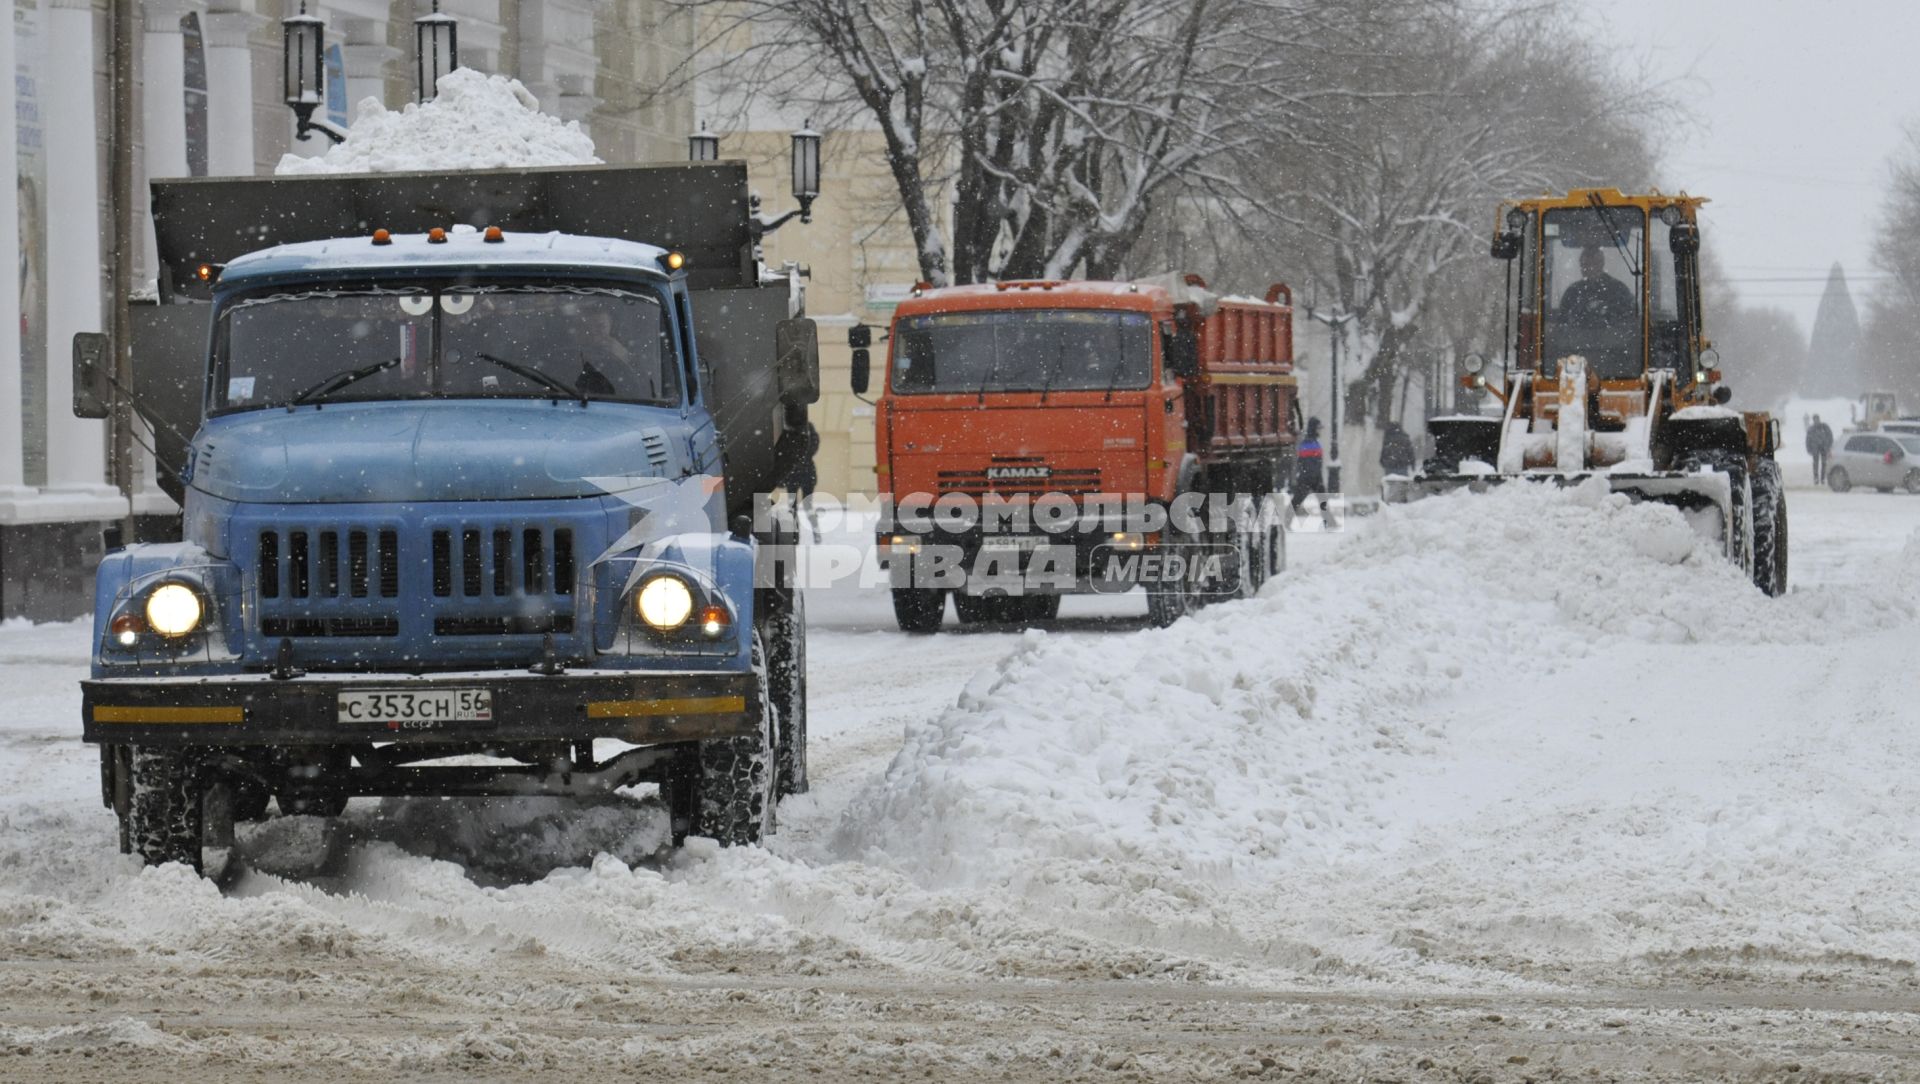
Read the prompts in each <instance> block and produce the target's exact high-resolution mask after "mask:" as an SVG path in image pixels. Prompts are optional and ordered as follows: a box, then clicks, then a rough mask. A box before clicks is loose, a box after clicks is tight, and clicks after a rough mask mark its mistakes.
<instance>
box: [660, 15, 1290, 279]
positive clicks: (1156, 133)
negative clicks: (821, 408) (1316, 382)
mask: <svg viewBox="0 0 1920 1084" xmlns="http://www.w3.org/2000/svg"><path fill="white" fill-rule="evenodd" d="M684 2H685V3H687V4H689V5H691V6H694V7H697V8H699V9H701V11H702V13H703V15H704V16H705V20H706V26H707V32H706V34H705V36H704V37H705V41H706V46H705V48H703V50H702V52H701V56H702V57H703V58H704V59H703V60H701V61H699V62H698V65H699V67H700V70H701V72H702V74H703V75H705V76H707V77H708V78H709V80H710V81H711V79H712V78H713V77H715V76H724V78H725V79H726V80H727V81H728V82H729V84H730V85H732V86H735V87H751V88H752V91H753V93H757V94H761V95H764V96H769V97H773V96H778V97H779V98H781V99H782V100H785V101H788V102H794V101H807V102H808V103H809V104H810V106H811V107H812V108H814V109H816V110H818V111H820V112H821V113H822V114H823V115H835V114H837V115H838V116H840V117H841V118H843V119H844V120H846V121H847V122H848V123H852V124H857V125H862V126H871V127H873V128H877V129H878V130H879V132H880V133H881V135H882V137H883V138H884V141H885V144H886V148H887V157H888V166H889V169H890V170H891V172H892V174H893V179H894V182H895V186H896V188H897V189H898V192H899V196H900V202H901V207H902V210H903V211H904V213H905V215H906V221H907V225H908V227H909V228H910V230H911V231H912V234H913V238H914V241H915V244H916V246H917V248H918V251H919V257H920V267H921V273H922V274H923V275H924V276H925V277H926V279H927V280H928V281H931V282H934V283H947V282H977V281H984V280H987V279H993V278H1026V277H1054V278H1059V277H1066V276H1069V275H1072V274H1075V273H1083V274H1088V275H1093V276H1102V275H1110V274H1112V273H1113V272H1114V271H1115V270H1116V269H1117V267H1118V266H1119V265H1120V263H1121V261H1123V260H1124V258H1125V256H1126V254H1127V252H1128V251H1129V250H1130V249H1131V248H1132V246H1133V244H1134V242H1135V240H1136V239H1137V238H1138V236H1139V234H1140V231H1141V230H1142V228H1143V227H1144V226H1145V224H1146V222H1147V220H1148V217H1149V214H1150V212H1151V211H1152V209H1153V206H1154V201H1155V200H1156V198H1158V197H1159V196H1160V195H1161V194H1162V193H1163V192H1166V191H1168V190H1169V189H1170V186H1171V185H1172V184H1173V183H1174V182H1176V181H1178V180H1181V179H1184V178H1190V177H1191V176H1192V175H1193V174H1194V173H1195V172H1196V171H1198V170H1199V169H1200V168H1201V167H1203V165H1204V164H1205V163H1207V162H1208V161H1210V160H1213V159H1215V158H1217V157H1219V156H1220V155H1222V154H1223V153H1225V152H1227V151H1229V150H1231V149H1232V148H1234V147H1235V146H1237V145H1239V144H1240V143H1242V142H1244V141H1245V140H1246V139H1247V138H1248V128H1249V125H1250V121H1251V118H1249V117H1247V116H1245V115H1242V114H1236V113H1233V112H1231V111H1228V110H1225V109H1223V108H1222V101H1223V98H1224V96H1225V94H1226V92H1227V90H1228V89H1229V88H1233V87H1236V86H1239V85H1241V84H1242V83H1244V82H1245V79H1246V77H1247V73H1248V71H1249V69H1250V68H1251V67H1254V66H1256V65H1254V63H1253V62H1252V61H1250V60H1249V58H1248V49H1247V42H1248V40H1249V39H1248V36H1247V30H1248V25H1249V22H1250V21H1251V20H1252V19H1253V18H1254V15H1255V14H1256V12H1257V11H1259V9H1261V8H1262V7H1263V5H1260V4H1255V3H1250V2H1248V0H684ZM949 193H950V194H951V198H952V199H953V220H952V244H951V247H949V244H948V240H947V238H946V236H944V235H943V233H942V232H941V229H940V220H941V217H942V216H941V214H940V213H939V210H940V208H939V201H941V200H942V199H945V198H948V194H949Z"/></svg>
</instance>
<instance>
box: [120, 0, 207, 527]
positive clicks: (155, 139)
mask: <svg viewBox="0 0 1920 1084" xmlns="http://www.w3.org/2000/svg"><path fill="white" fill-rule="evenodd" d="M205 6H206V5H205V4H204V3H203V2H202V0H143V2H142V3H141V5H140V13H141V15H142V16H144V18H145V23H146V33H145V34H143V35H141V42H140V122H141V129H140V142H141V147H142V150H143V152H144V153H143V154H142V162H143V164H144V165H145V166H146V168H145V169H144V170H142V171H141V175H140V176H139V177H138V178H137V180H138V181H139V183H140V185H141V186H142V188H145V186H146V185H147V184H148V183H149V182H151V181H153V180H164V179H167V178H171V177H185V176H188V167H187V57H186V52H185V42H184V40H183V39H182V38H181V35H180V18H181V16H183V15H185V14H186V13H187V12H189V11H199V10H201V9H203V8H204V7H205ZM137 202H138V203H139V204H140V205H141V206H142V208H145V207H146V204H147V201H146V200H145V199H140V200H138V201H137ZM145 234H146V241H147V246H146V249H147V251H146V256H147V258H146V260H145V261H143V262H144V264H145V267H146V274H147V276H148V277H149V278H157V277H158V276H159V274H160V260H159V257H158V254H157V252H156V251H155V245H154V240H153V220H152V218H151V217H150V216H149V218H148V220H147V228H146V230H145ZM139 285H140V284H138V283H136V284H135V286H136V288H138V287H139ZM137 424H138V423H136V425H137ZM134 459H135V461H136V463H137V467H136V469H137V471H138V473H139V475H140V484H139V486H138V487H137V488H136V492H135V495H134V497H135V499H134V506H135V508H136V509H138V510H139V511H141V512H158V511H164V510H165V509H167V508H169V507H171V506H172V502H171V501H169V500H168V499H167V497H166V495H165V494H164V493H162V492H161V491H160V487H159V483H158V482H157V481H156V480H155V470H154V463H153V455H152V454H151V453H149V452H148V451H147V450H146V449H144V448H136V449H134Z"/></svg>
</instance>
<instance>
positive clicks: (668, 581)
mask: <svg viewBox="0 0 1920 1084" xmlns="http://www.w3.org/2000/svg"><path fill="white" fill-rule="evenodd" d="M633 608H634V612H636V613H638V614H639V615H640V620H642V621H645V622H646V623H647V625H648V626H649V627H650V628H652V629H653V630H654V631H656V632H672V631H673V630H674V629H677V628H679V627H680V626H682V625H684V624H686V623H687V619H688V618H690V617H692V616H693V589H692V588H690V587H688V586H687V581H685V580H683V579H681V578H680V577H678V576H675V575H672V574H670V573H665V574H662V575H659V576H655V577H654V578H652V579H650V580H648V581H647V582H646V583H645V584H643V585H641V588H640V593H639V594H637V595H635V596H634V597H633Z"/></svg>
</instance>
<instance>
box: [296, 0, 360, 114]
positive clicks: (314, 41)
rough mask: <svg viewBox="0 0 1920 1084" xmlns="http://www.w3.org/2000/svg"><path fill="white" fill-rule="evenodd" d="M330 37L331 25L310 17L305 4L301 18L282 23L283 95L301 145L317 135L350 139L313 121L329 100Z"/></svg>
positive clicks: (303, 4)
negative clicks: (326, 60) (320, 108)
mask: <svg viewBox="0 0 1920 1084" xmlns="http://www.w3.org/2000/svg"><path fill="white" fill-rule="evenodd" d="M326 37H327V25H326V24H325V23H323V22H321V21H320V17H319V16H317V15H309V14H307V5H306V2H305V0H301V4H300V13H299V14H298V15H289V16H287V17H286V18H284V19H282V20H280V50H281V52H280V86H281V90H280V95H281V98H282V99H284V100H285V101H286V103H287V108H289V109H292V110H293V117H294V122H295V127H294V131H293V137H294V138H295V139H298V140H301V141H305V140H306V138H307V136H308V134H309V133H312V132H316V131H317V132H319V133H320V134H321V135H324V136H326V137H327V138H329V139H331V140H333V141H334V142H335V143H339V142H341V141H342V140H343V139H345V138H346V137H345V136H343V135H341V134H340V133H339V132H338V131H336V130H334V128H333V126H332V125H330V124H327V123H326V122H324V121H316V120H314V119H313V111H314V110H315V109H318V108H319V107H320V103H321V102H323V101H326V98H327V83H326V79H327V75H326V71H327V69H326V62H325V59H324V58H325V54H326V49H327V44H326Z"/></svg>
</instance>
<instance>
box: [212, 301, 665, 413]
mask: <svg viewBox="0 0 1920 1084" xmlns="http://www.w3.org/2000/svg"><path fill="white" fill-rule="evenodd" d="M661 311H662V310H661V305H660V301H659V299H658V298H656V297H654V296H653V295H652V294H650V293H643V292H639V291H634V290H625V289H619V288H616V287H600V286H587V285H580V286H551V285H531V284H528V285H499V286H495V285H485V286H480V285H461V286H444V287H423V288H401V289H381V288H368V289H358V290H326V291H314V290H303V291H299V292H275V293H269V294H262V295H258V296H255V297H248V298H244V299H242V300H240V301H237V302H235V303H233V304H230V305H228V306H226V308H225V309H224V310H223V311H222V313H221V316H220V326H219V329H218V335H217V346H216V351H215V358H214V364H215V366H216V374H215V375H216V379H215V381H214V409H216V410H245V409H253V408H258V407H265V406H284V405H286V404H288V403H291V402H293V401H295V400H296V399H300V400H301V401H304V402H315V401H321V402H339V401H349V400H351V401H367V400H374V399H431V398H461V399H473V398H519V399H535V398H538V399H547V398H553V397H555V396H557V395H562V394H563V393H562V392H561V391H560V390H558V389H563V388H564V389H566V391H565V393H564V394H565V395H566V397H568V398H572V397H575V396H577V397H579V398H582V399H603V400H615V401H620V402H638V403H659V404H669V405H672V404H677V403H679V401H680V381H679V372H680V369H679V365H678V364H677V359H676V355H675V352H674V349H673V342H672V339H671V338H670V337H669V336H668V334H667V324H666V321H665V320H664V319H663V318H662V315H661ZM516 370H519V371H516ZM537 377H544V378H545V379H538V378H537Z"/></svg>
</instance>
